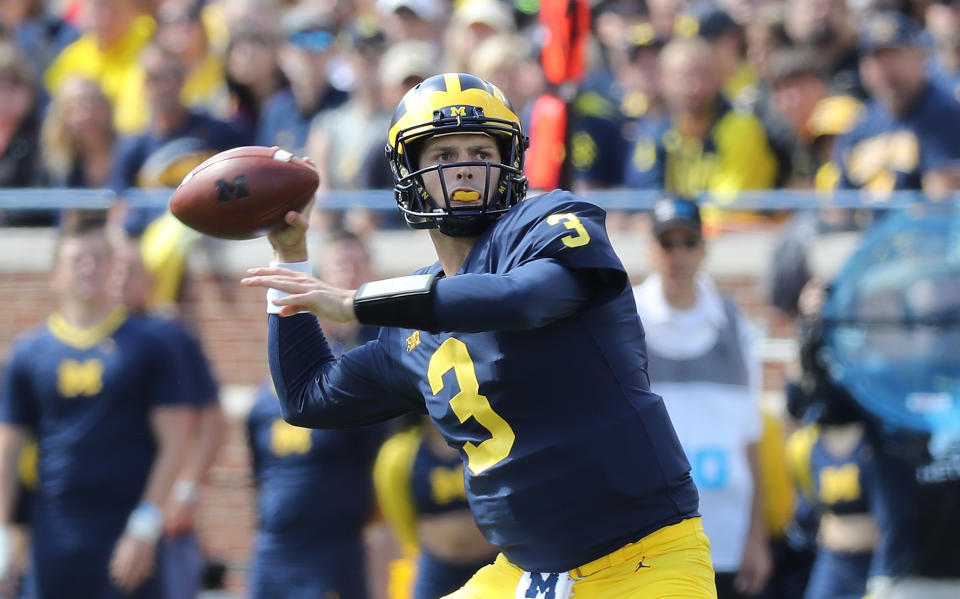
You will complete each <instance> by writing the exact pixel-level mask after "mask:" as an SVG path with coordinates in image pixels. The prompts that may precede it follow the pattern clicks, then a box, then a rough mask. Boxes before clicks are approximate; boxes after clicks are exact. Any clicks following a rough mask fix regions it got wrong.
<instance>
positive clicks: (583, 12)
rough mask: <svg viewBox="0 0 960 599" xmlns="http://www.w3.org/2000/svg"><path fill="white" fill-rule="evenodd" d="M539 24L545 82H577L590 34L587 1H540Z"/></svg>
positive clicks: (580, 74)
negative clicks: (542, 35)
mask: <svg viewBox="0 0 960 599" xmlns="http://www.w3.org/2000/svg"><path fill="white" fill-rule="evenodd" d="M540 24H541V25H543V27H544V30H545V37H546V39H545V40H544V44H543V50H542V54H541V61H542V63H543V71H544V73H545V74H546V76H547V81H549V82H550V83H552V84H554V85H561V84H563V83H566V82H568V81H573V82H578V81H580V80H581V79H582V78H583V71H584V68H585V66H584V65H585V64H586V53H587V39H588V38H589V36H590V2H589V0H541V2H540Z"/></svg>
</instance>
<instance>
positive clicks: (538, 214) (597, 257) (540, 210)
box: [508, 191, 627, 293]
mask: <svg viewBox="0 0 960 599" xmlns="http://www.w3.org/2000/svg"><path fill="white" fill-rule="evenodd" d="M536 200H537V202H538V204H537V205H536V206H535V207H534V206H530V208H531V209H529V210H527V212H526V213H525V214H524V215H523V218H521V219H519V221H520V222H519V223H518V224H517V225H516V228H518V229H519V233H520V234H519V235H517V236H516V237H515V238H514V239H513V240H510V241H509V242H508V243H509V245H510V246H511V247H513V248H515V249H513V250H512V251H511V256H512V260H511V262H512V263H513V264H517V265H520V264H525V263H528V262H531V261H533V260H538V259H544V258H549V259H552V260H554V261H556V262H557V263H558V264H560V265H562V266H564V267H566V268H568V269H571V270H573V271H575V272H577V273H579V274H580V275H581V276H584V277H587V278H589V279H591V280H590V283H592V284H594V285H599V286H609V287H610V288H611V289H613V290H614V292H615V293H619V292H620V291H622V290H623V286H624V285H626V284H627V275H626V270H625V269H624V267H623V263H621V262H620V258H619V257H618V256H617V255H616V253H615V252H614V251H613V246H611V245H610V238H609V237H608V236H607V228H606V217H607V214H606V212H604V210H603V209H602V208H600V207H599V206H597V205H595V204H591V203H589V202H586V201H584V200H581V199H580V198H578V197H577V196H575V195H573V194H571V193H568V192H563V191H554V192H551V193H549V194H546V195H544V196H540V197H539V198H536ZM521 206H523V204H521ZM525 208H526V207H525Z"/></svg>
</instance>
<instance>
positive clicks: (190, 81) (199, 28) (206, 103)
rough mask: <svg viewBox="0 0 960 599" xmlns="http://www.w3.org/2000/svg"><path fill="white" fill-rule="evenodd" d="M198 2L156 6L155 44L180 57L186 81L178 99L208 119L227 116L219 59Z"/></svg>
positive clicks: (189, 0) (179, 0) (184, 0)
mask: <svg viewBox="0 0 960 599" xmlns="http://www.w3.org/2000/svg"><path fill="white" fill-rule="evenodd" d="M204 12H205V11H204V8H203V2H202V0H164V1H163V2H161V4H160V5H159V6H158V7H157V41H158V42H159V43H160V44H161V45H162V46H164V47H165V48H167V49H168V50H170V51H171V52H173V53H174V54H176V55H177V56H179V57H180V60H182V61H183V63H184V65H185V66H186V69H187V73H186V80H185V81H184V83H183V91H182V92H181V96H180V98H181V99H182V100H183V103H184V104H186V105H187V106H189V107H190V108H195V109H197V110H202V111H204V112H206V113H207V114H209V115H210V116H213V117H217V118H226V117H227V116H229V112H230V110H229V107H230V104H229V98H228V94H227V82H226V75H225V72H224V65H223V58H221V57H220V56H219V55H217V53H216V52H214V51H213V48H212V47H211V41H210V35H209V34H208V32H207V28H206V26H205V18H204Z"/></svg>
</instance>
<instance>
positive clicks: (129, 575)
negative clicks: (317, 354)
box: [0, 219, 193, 599]
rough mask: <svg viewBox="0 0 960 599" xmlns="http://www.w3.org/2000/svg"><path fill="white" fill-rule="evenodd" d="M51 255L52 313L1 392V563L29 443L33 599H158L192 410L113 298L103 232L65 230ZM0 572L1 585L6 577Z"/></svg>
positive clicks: (145, 335) (155, 350) (165, 357)
mask: <svg viewBox="0 0 960 599" xmlns="http://www.w3.org/2000/svg"><path fill="white" fill-rule="evenodd" d="M66 227H67V228H66V230H65V231H64V232H63V234H62V235H61V238H60V240H59V243H58V245H57V250H56V262H55V265H54V270H53V287H54V290H55V291H56V293H57V295H58V311H57V312H55V313H54V314H53V315H51V316H50V318H49V319H48V320H47V322H46V323H44V324H43V325H40V326H39V327H37V329H36V330H35V331H33V332H32V333H31V334H29V335H28V336H27V337H25V338H24V339H22V340H21V341H20V342H19V343H18V344H17V345H16V347H15V349H14V351H13V354H12V356H11V359H10V364H9V366H8V369H7V373H6V375H5V376H4V377H3V378H4V382H3V388H2V390H0V523H2V524H3V525H4V526H3V527H2V528H0V558H2V557H5V555H6V554H5V553H4V550H5V549H6V547H5V546H4V542H5V537H6V534H5V533H6V524H7V523H9V521H10V517H11V508H12V505H13V501H14V499H15V489H16V486H15V482H16V464H17V456H18V455H19V452H20V448H21V445H22V443H23V440H24V437H25V435H26V434H27V432H32V433H33V434H34V436H35V437H36V439H37V446H38V455H39V461H38V479H39V486H38V488H37V491H36V494H35V496H34V500H33V501H34V504H33V508H32V510H31V513H30V517H29V525H30V528H31V533H32V534H31V543H32V556H31V558H32V563H31V568H32V570H33V576H31V582H32V584H33V586H34V588H33V589H31V591H32V593H31V594H30V596H34V597H41V598H43V597H73V596H77V594H78V593H79V594H81V595H82V596H83V597H85V598H87V597H88V598H90V599H113V598H117V597H121V596H122V597H135V598H137V599H147V598H151V599H153V598H159V597H160V588H159V580H158V578H157V577H156V576H155V575H153V572H154V570H155V555H156V544H157V540H158V539H159V538H160V535H161V534H162V533H163V514H162V512H161V506H163V505H164V502H165V500H166V498H167V496H168V493H169V491H170V488H171V486H172V484H173V482H174V480H175V477H176V474H177V472H178V470H179V468H180V466H181V464H182V461H183V457H184V448H185V447H186V446H187V443H186V441H187V435H188V434H189V431H190V429H191V425H192V419H193V409H192V407H191V406H190V405H187V404H185V403H183V402H185V401H187V400H184V399H182V394H181V392H180V386H179V382H178V380H177V379H178V377H177V371H176V368H177V366H176V360H177V358H176V356H175V355H174V352H173V350H172V349H171V348H170V346H169V345H168V344H167V342H166V340H165V339H163V338H162V337H159V336H157V335H156V334H155V333H154V331H153V330H152V329H151V328H150V327H149V326H148V325H147V324H146V323H145V322H144V321H143V320H141V319H132V318H127V313H126V310H125V309H124V308H123V307H122V306H121V305H120V303H119V298H117V297H116V295H117V294H114V293H111V290H110V286H109V282H110V277H111V276H112V274H113V270H112V262H113V254H112V248H111V244H110V241H109V240H108V238H107V235H106V233H105V231H104V227H103V224H102V222H99V221H97V222H89V221H86V220H84V219H77V221H76V222H72V221H68V222H67V225H66ZM7 565H8V564H7V563H4V560H2V559H0V583H6V582H7V581H6V580H5V578H6V574H7V572H6V566H7Z"/></svg>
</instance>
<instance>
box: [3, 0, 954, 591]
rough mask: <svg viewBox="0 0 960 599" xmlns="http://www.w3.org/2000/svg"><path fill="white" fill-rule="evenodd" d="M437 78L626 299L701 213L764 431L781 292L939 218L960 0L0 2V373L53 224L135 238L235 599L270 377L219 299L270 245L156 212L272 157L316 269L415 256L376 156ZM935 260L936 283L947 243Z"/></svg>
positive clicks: (361, 276) (414, 260) (375, 530)
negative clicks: (208, 443) (595, 245)
mask: <svg viewBox="0 0 960 599" xmlns="http://www.w3.org/2000/svg"><path fill="white" fill-rule="evenodd" d="M447 71H462V72H470V73H474V74H476V75H479V76H480V77H483V78H485V79H487V80H489V81H491V82H492V83H494V84H496V85H497V86H499V87H500V88H501V89H502V90H503V91H504V92H505V94H506V95H507V97H508V98H510V99H511V100H512V102H513V105H514V107H515V109H516V111H517V113H518V114H519V115H521V119H522V121H523V126H524V129H525V131H526V132H527V133H528V135H530V136H531V148H530V150H529V152H528V154H527V163H526V165H525V169H526V171H527V174H528V178H529V179H530V182H531V187H532V188H533V189H552V188H554V187H558V186H559V187H564V188H567V189H571V190H573V191H575V192H577V193H580V194H582V195H583V196H584V197H586V198H587V199H590V200H592V201H595V202H597V203H599V204H600V205H602V206H604V207H605V208H607V209H608V212H609V216H608V229H609V230H610V232H611V238H612V241H613V245H614V247H615V249H616V250H617V251H618V253H619V255H620V256H621V259H622V260H623V262H624V264H625V265H626V267H627V270H628V272H629V273H630V276H631V279H632V281H633V282H634V283H635V284H639V283H640V282H642V281H643V280H644V278H645V277H646V276H647V275H648V274H650V273H651V271H652V270H653V268H654V265H653V263H652V261H651V257H650V255H649V251H648V241H649V238H650V236H651V235H652V232H651V227H650V219H649V212H650V209H651V207H652V206H653V204H654V202H655V201H656V200H657V199H659V198H661V197H663V196H665V195H669V196H682V197H687V198H691V199H694V200H697V201H698V203H699V204H700V208H701V211H702V213H703V221H704V235H705V238H706V240H707V241H708V243H709V245H710V251H709V253H708V255H707V257H706V261H705V263H704V266H703V269H704V270H705V271H706V272H707V273H709V275H710V276H711V277H712V278H713V280H714V281H715V282H716V284H717V287H718V289H720V291H721V292H723V293H724V294H726V295H728V296H729V297H732V298H733V299H734V301H735V303H736V304H737V305H738V306H739V307H740V308H741V309H742V310H743V312H744V313H745V314H746V316H747V318H748V320H749V321H750V323H751V325H752V327H753V328H754V329H755V330H756V333H757V334H756V338H757V345H756V347H757V352H758V356H759V359H760V361H761V363H762V385H761V387H762V393H761V394H760V395H759V396H758V402H759V403H758V405H759V406H760V407H761V408H762V410H763V411H764V413H765V414H767V415H769V417H770V418H773V419H775V420H777V421H779V422H781V423H782V425H783V426H785V427H787V429H788V430H789V428H790V427H791V426H795V425H796V423H797V422H795V421H800V420H802V414H801V415H800V418H795V417H796V416H797V415H796V414H794V415H791V414H789V413H788V411H787V403H788V402H787V399H786V393H785V385H786V382H787V380H788V378H790V376H791V375H790V373H791V372H792V371H795V370H796V368H798V366H797V365H798V363H799V358H798V355H799V344H798V338H797V335H796V328H795V327H796V324H797V318H798V315H799V314H800V312H801V308H800V306H799V298H800V295H801V290H802V289H803V288H804V286H805V285H807V284H808V283H809V281H811V280H814V281H818V280H819V281H828V280H830V279H831V278H833V277H834V276H836V275H837V274H838V273H840V272H841V270H842V268H843V267H844V265H845V263H846V260H847V258H848V257H849V256H851V255H852V254H853V253H854V251H855V250H856V249H857V248H858V247H860V244H861V240H862V238H863V235H864V232H865V231H868V230H870V229H871V228H872V227H874V226H875V225H877V223H881V224H882V223H883V222H884V221H885V220H886V219H887V218H888V217H889V216H890V215H891V214H894V213H900V212H902V211H904V210H909V209H910V207H911V206H915V205H925V204H928V203H938V204H941V205H950V204H951V203H955V202H957V201H958V194H957V192H958V190H960V1H957V0H782V1H776V0H718V1H716V2H700V1H694V0H645V1H644V0H592V1H586V0H583V1H570V2H567V1H564V2H555V3H554V2H548V0H514V1H508V0H456V1H452V0H301V1H299V2H296V1H292V0H0V364H2V363H4V362H6V361H7V360H8V359H9V353H10V351H11V346H12V344H13V341H14V339H15V338H16V337H17V336H18V335H21V334H23V333H25V332H27V331H28V330H29V329H30V328H31V327H33V326H34V325H37V324H39V323H41V322H42V321H43V320H44V319H45V318H46V316H47V315H48V314H49V313H50V312H51V311H53V310H54V309H55V308H56V298H55V297H54V295H53V294H52V293H51V291H50V286H49V283H48V280H49V273H50V270H51V268H52V265H53V256H54V252H55V240H56V237H57V230H58V227H59V226H60V225H61V224H62V223H63V221H64V219H68V218H69V215H70V214H71V211H77V210H84V211H86V210H91V209H93V210H103V211H105V213H106V214H107V218H108V220H109V221H110V222H111V223H113V224H114V225H116V226H118V227H123V228H124V229H125V230H126V231H127V232H128V233H129V234H131V235H133V236H134V237H135V238H136V239H138V240H139V241H138V243H139V247H140V250H141V253H142V257H143V262H144V265H145V267H146V269H147V271H148V272H149V273H150V274H151V276H152V277H153V278H154V280H155V284H154V286H153V291H152V297H151V304H152V305H153V306H155V307H161V308H164V309H169V310H173V311H175V312H176V313H177V314H178V315H179V316H180V317H182V318H183V319H184V320H185V321H186V322H187V323H188V324H189V325H190V327H192V329H193V330H194V331H195V332H196V334H197V336H198V337H199V339H200V340H201V342H202V345H203V347H204V350H205V352H206V355H207V356H208V358H209V361H210V364H211V366H212V370H213V372H214V374H215V376H216V379H217V380H218V381H219V383H220V392H219V401H220V405H221V406H222V408H223V411H224V413H225V415H226V422H227V425H226V434H225V437H224V440H223V444H222V448H221V450H220V451H219V453H218V456H217V458H216V461H215V463H214V464H213V466H212V467H211V468H210V470H209V472H208V474H207V476H206V479H205V480H204V482H203V484H202V485H201V487H200V489H199V494H198V499H197V501H198V511H197V515H196V528H197V534H198V538H199V540H200V545H201V547H202V549H203V552H204V554H205V555H206V556H208V559H209V560H210V561H211V562H212V563H213V565H212V566H211V567H212V568H213V570H215V571H217V572H219V573H220V575H222V576H221V578H222V585H221V586H222V587H223V588H222V591H221V592H223V593H225V595H224V596H231V597H242V596H246V595H245V594H244V593H245V588H246V580H247V576H248V575H249V567H250V556H251V550H252V539H253V538H254V531H255V529H256V527H257V517H256V489H255V486H254V478H253V474H252V469H251V454H250V450H249V440H248V438H247V429H246V419H247V417H248V414H249V413H250V409H251V406H252V405H253V403H254V399H255V395H256V390H257V388H258V386H259V385H260V384H261V383H262V382H263V381H264V380H265V379H266V378H267V376H268V368H267V364H266V360H265V356H266V353H265V345H266V327H265V326H264V317H263V297H262V293H260V292H259V291H251V290H247V289H243V288H241V287H240V286H239V285H238V283H237V281H238V279H239V278H240V277H241V276H242V273H243V272H244V271H245V269H247V268H249V267H252V266H257V265H262V264H264V263H265V262H266V261H268V260H269V259H270V252H269V247H268V244H267V243H266V242H265V241H264V240H262V239H260V240H252V241H244V242H225V241H221V240H216V239H209V238H203V237H202V236H200V235H198V234H195V233H193V232H191V231H189V230H186V229H184V228H183V227H182V226H181V225H179V223H177V222H176V221H175V220H174V219H173V218H172V217H170V215H169V214H168V213H166V209H165V206H166V201H167V199H168V198H169V194H170V193H171V190H172V189H173V188H175V187H176V185H177V184H178V183H179V181H180V180H181V179H182V177H183V176H184V175H185V174H186V173H188V172H189V171H190V170H191V169H192V168H193V167H194V166H196V165H197V164H199V163H200V162H202V161H203V160H205V159H206V158H208V157H210V156H212V155H213V154H215V153H217V152H219V151H222V150H225V149H228V148H231V147H236V146H241V145H252V144H256V145H267V146H273V145H277V146H281V147H283V148H286V149H288V150H290V151H292V152H294V153H296V154H299V155H306V156H310V157H311V158H312V159H313V161H314V163H315V164H316V165H317V167H318V170H319V171H320V174H321V188H320V190H319V192H318V200H317V202H316V204H315V207H314V210H313V213H312V214H311V220H312V230H311V236H312V240H311V243H312V249H313V250H314V251H315V252H317V254H316V255H317V256H324V255H325V252H327V248H328V247H331V244H334V243H337V241H338V240H340V239H341V236H342V234H343V233H344V232H346V233H349V234H350V235H351V236H353V238H355V239H357V240H358V242H359V243H361V244H362V246H363V248H364V249H363V251H362V252H359V253H358V255H359V258H357V260H358V261H357V262H354V261H353V260H354V257H351V256H353V255H351V254H349V253H348V254H347V255H346V256H344V255H343V254H340V253H337V254H333V251H332V250H330V254H331V255H336V256H338V259H336V260H333V263H332V264H330V265H328V266H326V267H323V268H326V269H327V270H326V271H325V272H326V273H328V274H329V273H331V272H335V271H336V270H337V269H340V271H341V272H338V273H336V274H329V276H330V277H341V280H343V281H345V283H344V285H350V284H358V282H362V281H363V280H368V279H370V278H376V277H384V276H394V275H400V274H406V273H408V272H410V271H411V270H413V269H415V268H417V267H419V266H422V265H424V264H427V263H430V262H432V261H434V260H435V257H434V254H433V251H432V247H431V246H430V244H429V241H428V240H427V238H426V236H423V235H418V234H417V233H415V232H411V231H408V230H406V229H405V228H404V226H403V223H402V220H401V219H400V217H399V216H398V214H397V211H396V206H395V203H394V200H393V196H392V186H393V181H392V178H391V174H390V171H389V169H388V166H387V162H386V160H385V159H384V150H383V148H384V145H385V142H386V139H385V134H386V130H387V127H388V125H389V122H390V118H391V115H392V113H393V110H394V108H395V107H396V105H397V103H398V102H399V100H400V99H401V97H402V96H403V94H404V93H405V92H406V90H408V89H409V88H410V87H411V86H413V85H415V84H416V83H418V82H419V81H420V80H422V79H424V78H426V77H428V76H430V75H433V74H437V73H441V72H447ZM532 193H535V192H533V191H532V192H531V194H532ZM944 218H953V219H956V218H957V217H956V216H955V215H953V216H948V217H944ZM954 230H956V229H954ZM945 239H946V241H945V242H944V243H945V245H944V248H945V249H944V250H943V252H941V253H939V254H936V256H937V257H935V258H934V260H933V262H934V266H935V267H934V270H936V268H937V267H936V264H939V263H941V262H942V261H944V260H946V258H945V256H947V255H950V252H958V250H956V248H957V247H960V246H956V243H957V237H956V236H954V237H946V238H945ZM951 244H953V245H951ZM951 248H953V249H951ZM941 258H942V260H941ZM322 260H323V258H320V259H319V260H316V261H318V262H320V261H322ZM925 264H926V263H925ZM951 269H952V270H951ZM344 270H345V271H347V272H343V271H344ZM907 270H909V267H907ZM944 272H946V273H947V274H945V275H944V276H943V277H941V278H942V279H943V280H944V281H945V283H943V285H942V286H941V287H939V288H938V289H941V291H937V292H931V293H933V294H934V295H937V294H939V296H940V297H947V298H951V297H960V287H958V286H957V285H956V276H957V275H956V272H957V271H956V268H955V265H954V266H952V267H949V268H946V267H945V269H944ZM900 275H903V273H900ZM900 275H898V276H900ZM901 278H902V279H903V280H905V281H906V280H907V277H904V276H901ZM331 280H332V279H331ZM892 280H893V282H892V283H889V285H892V286H893V287H897V286H898V285H900V283H899V282H898V281H900V280H901V279H898V278H894V279H892ZM885 284H886V283H885ZM904 284H906V283H904ZM878 285H879V284H878ZM880 287H882V285H879V287H878V288H880ZM877 293H878V295H879V292H877ZM917 293H922V291H917ZM838 301H839V300H838ZM851 301H852V300H851ZM918 301H920V300H918ZM886 316H889V317H890V318H901V317H902V315H901V314H900V313H897V315H894V316H891V315H886ZM328 326H332V325H328ZM352 334H353V333H352V332H351V333H349V334H347V335H346V337H350V335H352ZM837 334H838V335H839V336H840V340H839V341H838V344H839V347H840V349H841V350H843V351H846V352H847V353H848V354H857V353H858V352H859V351H860V350H859V349H858V348H861V347H862V339H860V340H859V341H858V340H856V339H855V340H854V341H850V335H849V334H848V335H847V336H846V337H844V336H843V334H842V331H841V332H839V333H837ZM953 339H954V340H955V336H954V337H953ZM858 343H859V345H858ZM887 343H890V344H894V345H896V344H898V343H900V341H897V340H896V339H894V340H892V341H891V340H889V339H888V340H887ZM917 343H920V341H917ZM935 343H940V344H941V345H940V347H944V348H946V347H948V346H950V343H949V342H946V343H945V342H944V341H943V340H940V341H936V342H935ZM348 345H349V344H348ZM952 347H953V348H954V350H955V348H956V345H955V344H954V345H953V346H952ZM954 365H955V364H954ZM945 368H947V370H948V371H949V369H950V368H952V366H947V367H945ZM848 374H849V373H848ZM651 376H652V377H653V378H655V376H656V375H655V373H651ZM838 377H839V375H838ZM791 418H793V419H794V420H795V421H794V422H792V421H791ZM791 422H792V423H791ZM781 441H782V440H781ZM781 445H782V443H781ZM781 449H782V448H781ZM788 484H789V483H788ZM790 492H791V493H792V491H790ZM950 501H952V502H953V505H954V506H957V505H958V502H960V499H958V498H957V496H953V497H952V498H951V499H950ZM771 504H773V505H774V507H772V508H771V514H770V516H769V520H770V529H771V531H772V533H771V534H785V532H784V531H785V530H786V528H787V526H788V524H787V521H788V520H790V518H791V514H792V505H793V504H792V503H791V500H790V499H789V498H787V499H786V500H783V501H780V502H779V504H778V503H777V502H776V501H772V502H771ZM778 509H779V513H776V511H777V510H778ZM370 522H371V524H370V525H369V526H368V528H367V532H366V535H367V537H366V538H367V541H366V542H367V544H368V547H369V549H370V552H371V553H370V555H371V558H370V559H371V565H370V570H371V574H370V580H371V584H370V586H371V589H372V591H371V595H372V596H374V597H381V596H387V586H388V583H387V580H388V579H389V578H390V568H389V566H388V565H387V564H389V563H390V562H391V560H393V559H395V558H396V557H397V556H398V555H401V554H402V549H401V548H400V545H401V543H399V542H396V541H395V540H393V541H392V540H390V534H391V533H389V532H388V531H387V530H386V529H385V528H384V526H383V524H382V520H381V519H380V518H379V517H377V516H372V517H371V519H370ZM214 574H216V572H214ZM774 575H775V576H776V572H775V574H774ZM958 577H960V574H958ZM218 584H219V583H218ZM800 584H802V583H800ZM210 586H215V585H214V583H211V584H210ZM209 592H210V593H213V592H214V591H209ZM801 592H802V591H801ZM211 596H213V595H211ZM391 596H395V595H391ZM781 596H785V595H781Z"/></svg>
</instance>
